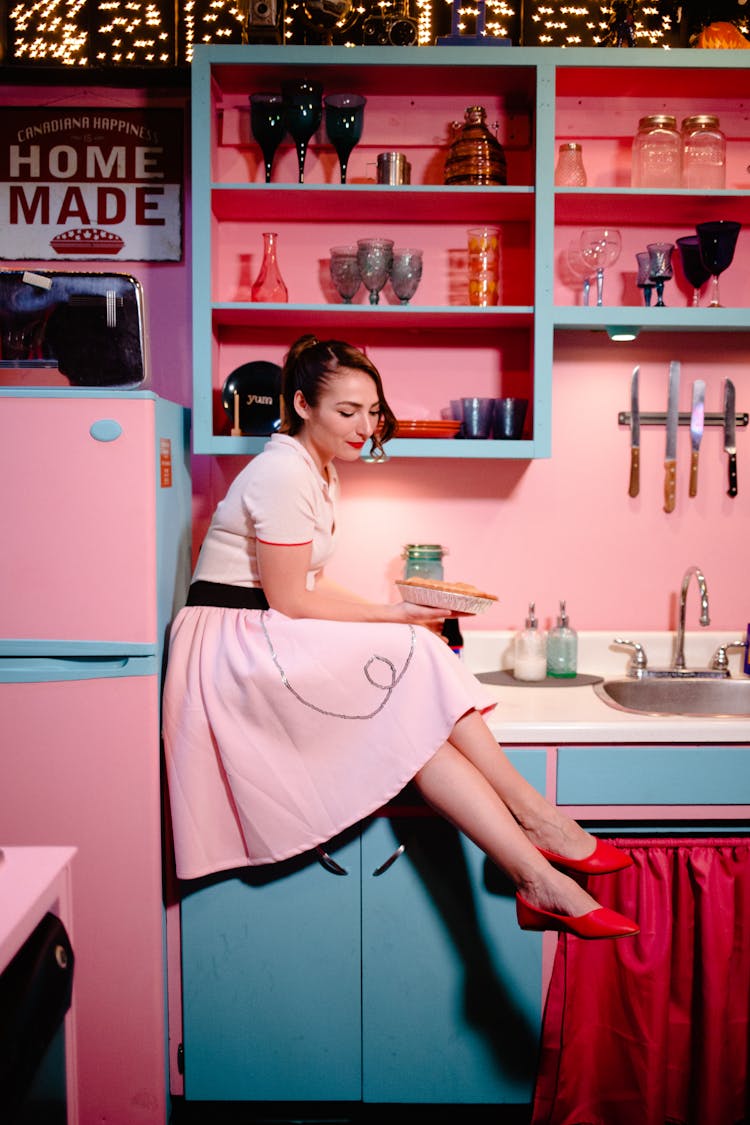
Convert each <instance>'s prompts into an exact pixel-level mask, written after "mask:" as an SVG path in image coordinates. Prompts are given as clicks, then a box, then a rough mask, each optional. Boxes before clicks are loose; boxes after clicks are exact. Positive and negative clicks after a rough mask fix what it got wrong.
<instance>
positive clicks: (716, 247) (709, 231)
mask: <svg viewBox="0 0 750 1125" xmlns="http://www.w3.org/2000/svg"><path fill="white" fill-rule="evenodd" d="M741 225H742V224H741V223H733V222H730V221H729V220H728V219H718V220H717V221H716V222H713V223H698V224H697V226H696V228H695V229H696V231H697V234H698V242H699V245H700V252H701V261H702V262H703V265H704V266H705V267H706V269H707V270H709V271H710V273H711V300H710V301H709V302H708V307H709V308H710V309H720V308H722V304H721V301H720V300H719V274H720V273H723V272H724V270H725V269H727V268H728V267H729V266H731V264H732V259H733V258H734V248H735V246H736V245H737V235H738V234H739V233H740V228H741Z"/></svg>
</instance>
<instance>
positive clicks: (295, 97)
mask: <svg viewBox="0 0 750 1125" xmlns="http://www.w3.org/2000/svg"><path fill="white" fill-rule="evenodd" d="M281 94H282V99H283V105H284V124H285V125H286V128H287V132H288V133H289V134H290V135H291V137H292V139H293V141H294V144H295V147H296V149H297V163H298V165H299V182H300V183H301V184H303V183H304V182H305V158H306V156H307V145H308V142H309V140H310V138H311V137H312V135H313V134H314V133H315V132H316V131H317V129H318V127H319V126H320V122H321V121H322V119H323V87H322V86H321V84H320V82H308V81H306V80H302V81H294V80H292V79H288V80H287V81H285V82H282V83H281Z"/></svg>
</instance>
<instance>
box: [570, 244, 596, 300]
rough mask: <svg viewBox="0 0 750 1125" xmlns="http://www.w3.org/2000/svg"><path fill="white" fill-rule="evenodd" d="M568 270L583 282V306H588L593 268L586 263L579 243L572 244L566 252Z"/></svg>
mask: <svg viewBox="0 0 750 1125" xmlns="http://www.w3.org/2000/svg"><path fill="white" fill-rule="evenodd" d="M565 259H566V261H567V263H568V269H569V270H570V272H571V273H572V274H573V276H574V277H576V278H578V280H579V281H581V282H583V304H584V305H588V303H589V296H590V294H591V272H592V271H591V266H590V265H589V264H588V262H586V261H584V258H583V254H582V253H581V247H580V245H579V243H578V242H571V243H569V245H568V249H567V250H566V251H565Z"/></svg>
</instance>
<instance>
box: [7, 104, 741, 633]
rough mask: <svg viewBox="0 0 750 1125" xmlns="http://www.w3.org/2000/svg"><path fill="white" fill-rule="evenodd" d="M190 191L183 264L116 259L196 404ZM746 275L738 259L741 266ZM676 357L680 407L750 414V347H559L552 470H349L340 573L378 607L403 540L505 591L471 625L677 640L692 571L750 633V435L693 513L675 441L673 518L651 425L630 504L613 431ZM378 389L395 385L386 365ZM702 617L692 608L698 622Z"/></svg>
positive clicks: (707, 470)
mask: <svg viewBox="0 0 750 1125" xmlns="http://www.w3.org/2000/svg"><path fill="white" fill-rule="evenodd" d="M51 99H54V101H55V104H68V105H71V106H73V105H89V104H91V105H96V104H98V105H108V104H116V105H121V106H122V105H142V104H152V105H184V106H186V107H187V106H188V105H189V100H188V97H187V95H186V94H185V93H184V92H182V91H179V90H178V91H170V90H161V91H156V90H154V91H128V90H111V89H106V88H101V89H96V88H94V89H91V88H86V89H76V88H72V87H71V88H67V87H66V88H64V89H63V88H57V89H54V90H52V89H50V88H45V89H32V88H29V89H26V88H20V87H19V88H6V89H5V90H0V100H2V101H4V102H5V103H6V104H11V103H14V104H22V105H23V104H26V105H32V104H50V101H51ZM186 125H187V108H186ZM186 163H187V142H186ZM186 184H187V185H188V186H187V189H186V193H185V210H186V223H185V232H184V241H185V259H184V262H182V263H161V264H160V263H142V262H141V263H118V268H123V269H126V270H128V271H129V272H132V273H133V274H134V275H135V276H137V277H138V278H139V279H140V281H141V282H142V284H143V286H144V290H145V295H146V307H147V316H148V322H149V328H150V338H151V357H152V370H153V386H154V389H155V390H156V391H157V392H158V393H160V394H162V395H164V396H165V397H168V398H172V399H175V400H176V401H178V402H184V403H189V402H190V394H191V392H190V387H191V371H190V363H191V339H190V335H191V320H190V230H189V210H190V208H189V181H188V177H187V175H186ZM9 265H10V263H9ZM92 268H95V267H92ZM742 268H743V267H742V261H741V259H737V261H736V263H735V266H734V269H736V270H741V269H742ZM728 276H729V275H728ZM669 288H670V287H669V286H668V292H667V298H666V299H667V301H669V300H670V297H671V298H672V299H673V300H674V301H675V302H678V301H679V302H680V303H681V302H682V301H683V300H684V299H685V298H684V295H683V294H682V293H681V292H679V290H678V288H677V286H676V285H674V286H672V293H671V294H670V292H669ZM726 292H727V295H728V296H729V295H730V292H731V291H730V290H729V289H728V290H727V291H726ZM565 299H566V298H565V297H564V296H563V297H561V300H565ZM290 343H291V341H290ZM670 359H680V360H681V361H682V364H683V370H682V375H683V379H682V393H681V399H680V406H681V409H682V410H687V409H689V404H690V383H691V381H692V380H693V379H694V378H699V377H700V378H704V379H705V380H706V382H707V395H708V398H707V410H710V411H718V410H720V408H721V394H722V381H723V378H724V377H725V376H726V375H729V376H731V378H733V380H734V381H735V384H736V386H737V406H738V409H739V410H750V374H749V373H748V365H749V364H750V338H748V337H747V336H744V335H742V336H740V335H737V336H732V335H729V334H721V335H719V336H713V337H700V336H693V335H691V334H680V333H674V334H671V335H670V336H668V337H665V338H663V339H662V340H661V341H658V342H657V341H656V339H655V338H653V337H650V336H642V337H641V338H640V339H639V340H637V341H636V342H635V343H633V344H611V343H610V342H609V341H608V340H607V339H606V338H605V337H603V335H602V334H599V333H596V334H595V333H564V334H559V336H558V340H557V348H556V357H555V371H554V394H553V418H554V424H553V450H552V457H551V458H550V459H549V460H544V461H536V462H530V463H524V462H506V461H463V462H462V461H416V460H394V461H392V462H390V463H389V464H387V465H383V466H373V465H364V464H362V465H352V466H349V465H345V466H342V469H341V476H342V482H343V487H344V502H343V506H342V521H341V522H342V526H343V536H342V543H341V549H340V552H339V554H338V556H337V558H336V560H335V562H334V565H333V566H332V567H331V568H330V571H329V572H330V574H331V576H332V577H334V578H335V579H336V580H338V581H340V582H343V583H347V584H349V585H351V586H353V587H356V588H357V589H358V590H360V591H361V592H362V593H364V594H365V595H367V596H370V597H372V598H377V599H388V600H389V599H390V598H391V597H392V596H393V594H394V588H393V579H394V578H396V577H397V576H398V575H399V573H400V572H401V566H402V562H401V559H400V553H401V550H402V547H403V544H404V543H407V542H440V543H443V544H444V545H445V546H446V547H447V548H448V550H449V552H450V554H449V556H448V558H447V559H446V577H447V578H449V579H453V580H456V581H466V582H473V583H474V584H475V585H477V586H480V587H482V588H485V589H487V590H490V591H492V592H494V593H496V594H498V595H499V598H500V601H499V603H498V607H497V609H495V610H493V611H492V612H491V613H489V614H487V615H485V616H484V617H482V618H481V619H478V620H477V622H476V625H477V626H481V627H482V628H496V629H500V628H515V627H517V626H518V625H519V623H520V622H521V621H522V618H523V616H524V613H525V607H526V603H527V601H528V600H529V599H532V598H533V599H534V600H535V601H536V603H537V609H538V612H539V615H540V618H541V620H542V621H543V622H544V621H547V620H548V619H549V617H550V616H551V615H552V614H553V613H554V612H555V611H556V607H557V602H558V600H559V599H560V598H561V597H564V598H566V599H567V602H568V607H569V611H570V614H571V620H572V622H573V623H574V624H575V625H576V626H577V627H578V628H579V629H612V630H622V631H631V632H634V631H637V630H654V629H672V628H674V626H675V616H676V596H677V591H678V590H679V585H680V582H681V578H682V574H683V572H684V570H685V568H686V567H687V566H689V565H690V564H692V563H696V564H698V565H700V566H701V567H702V568H703V569H704V571H705V573H706V577H707V579H708V584H709V591H710V594H711V607H712V626H714V627H715V628H717V629H726V630H727V633H728V634H729V633H733V632H735V631H736V630H738V629H739V628H740V627H742V626H743V624H744V623H747V621H748V620H750V594H748V585H747V581H746V580H745V574H746V567H747V562H746V559H745V557H744V556H745V554H746V552H747V549H748V543H750V475H748V473H747V469H746V466H747V465H748V464H750V461H748V458H749V457H750V444H749V442H748V432H747V431H746V430H739V431H738V460H739V495H738V497H737V498H736V499H735V500H730V499H729V498H728V497H727V496H726V458H725V456H724V454H723V452H722V450H721V444H722V443H721V431H720V430H719V429H709V430H707V432H706V435H705V438H704V441H703V448H702V451H701V466H700V483H699V491H698V496H697V497H696V498H695V499H694V500H689V499H688V497H687V469H688V465H689V440H688V435H687V431H681V432H680V440H679V448H678V495H677V507H676V510H675V512H674V513H672V514H671V515H666V514H665V513H664V512H663V511H662V482H663V468H662V463H663V456H664V434H663V431H659V430H656V429H654V430H648V429H645V430H644V432H643V436H642V453H641V465H642V486H641V494H640V496H639V497H638V498H637V499H635V500H631V499H630V498H629V497H628V494H627V486H628V465H629V452H628V433H627V430H626V429H625V428H623V427H620V426H618V424H617V414H618V412H619V411H622V410H627V409H628V408H629V394H628V388H629V379H630V372H631V370H632V366H633V364H634V363H636V362H637V363H640V365H641V372H642V376H641V402H642V408H643V409H645V410H663V409H664V406H665V401H666V372H667V365H668V362H669V360H670ZM383 376H384V380H385V384H386V390H387V388H388V380H389V372H388V370H384V371H383ZM241 465H242V460H241V459H239V458H220V459H214V458H207V457H198V458H195V459H194V482H195V484H194V492H195V539H196V543H199V542H200V538H201V536H202V534H203V531H204V529H205V526H206V523H207V521H208V519H209V518H210V514H211V510H212V508H213V506H214V504H215V502H216V501H217V500H218V499H219V498H220V497H221V495H222V494H223V492H224V490H225V488H226V485H227V483H228V482H229V480H231V479H232V477H233V476H234V474H235V473H236V472H237V471H239V469H240V468H241ZM691 597H694V594H693V595H691ZM696 619H697V612H696V610H695V606H694V605H691V609H690V612H689V625H691V627H692V626H694V624H695V623H696ZM467 627H468V626H467Z"/></svg>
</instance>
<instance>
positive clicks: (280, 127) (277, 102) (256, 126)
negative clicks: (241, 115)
mask: <svg viewBox="0 0 750 1125" xmlns="http://www.w3.org/2000/svg"><path fill="white" fill-rule="evenodd" d="M250 128H251V129H252V132H253V136H254V137H255V140H256V141H257V142H258V144H259V145H260V149H261V152H262V153H263V163H264V164H265V168H266V183H267V184H270V182H271V166H272V164H273V158H274V155H275V153H276V149H277V148H278V147H279V145H280V144H281V142H282V140H283V139H284V136H285V134H286V125H285V124H284V115H283V100H282V97H281V94H269V93H265V92H261V93H258V94H251V95H250Z"/></svg>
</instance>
